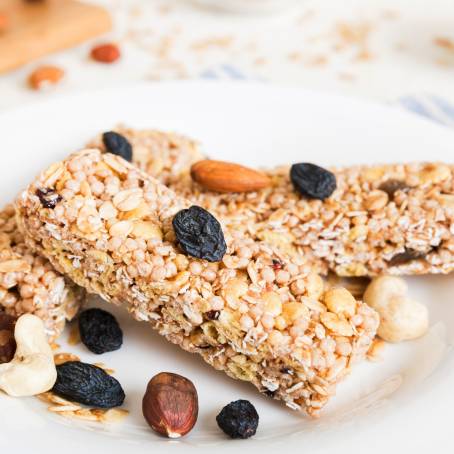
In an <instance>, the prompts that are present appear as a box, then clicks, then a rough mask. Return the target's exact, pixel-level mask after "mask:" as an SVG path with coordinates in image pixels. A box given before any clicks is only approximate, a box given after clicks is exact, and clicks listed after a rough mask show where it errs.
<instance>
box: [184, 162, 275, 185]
mask: <svg viewBox="0 0 454 454" xmlns="http://www.w3.org/2000/svg"><path fill="white" fill-rule="evenodd" d="M191 177H192V179H193V180H194V181H196V182H197V183H199V184H200V185H201V186H203V187H204V188H205V189H209V190H210V191H216V192H249V191H258V190H259V189H263V188H266V187H267V186H270V184H271V180H270V178H269V177H268V176H267V175H266V174H265V173H263V172H259V171H258V170H254V169H250V168H249V167H245V166H242V165H239V164H234V163H231V162H224V161H215V160H211V159H204V160H202V161H199V162H196V163H195V164H193V165H192V167H191Z"/></svg>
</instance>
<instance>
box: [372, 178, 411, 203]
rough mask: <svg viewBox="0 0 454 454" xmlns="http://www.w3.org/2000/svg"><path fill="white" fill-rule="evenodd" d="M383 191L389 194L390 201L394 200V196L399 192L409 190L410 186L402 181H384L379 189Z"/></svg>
mask: <svg viewBox="0 0 454 454" xmlns="http://www.w3.org/2000/svg"><path fill="white" fill-rule="evenodd" d="M378 189H380V190H381V191H384V192H386V193H387V194H388V196H389V198H390V200H392V199H393V198H394V194H395V193H396V192H397V191H402V190H405V189H409V186H408V184H407V183H405V181H401V180H392V179H391V180H386V181H384V182H383V183H382V184H381V185H380V186H379V187H378Z"/></svg>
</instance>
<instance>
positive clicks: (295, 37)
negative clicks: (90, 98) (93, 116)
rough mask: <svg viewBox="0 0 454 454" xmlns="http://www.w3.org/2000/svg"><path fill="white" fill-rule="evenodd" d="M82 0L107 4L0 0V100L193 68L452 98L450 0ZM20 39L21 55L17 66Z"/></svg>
mask: <svg viewBox="0 0 454 454" xmlns="http://www.w3.org/2000/svg"><path fill="white" fill-rule="evenodd" d="M84 3H85V4H89V5H93V6H97V7H102V8H103V9H104V10H105V11H106V12H107V14H106V15H103V13H102V12H101V11H102V10H99V9H97V8H94V9H88V10H83V11H79V10H77V9H73V8H74V1H73V0H34V1H33V0H28V1H26V0H0V110H4V109H6V108H9V107H14V106H18V105H21V104H23V103H25V102H28V101H35V100H38V99H44V98H47V97H53V96H61V95H63V94H66V93H74V92H78V91H82V90H87V89H94V88H101V87H107V86H115V85H118V84H128V83H134V82H137V81H145V80H148V81H150V80H156V81H159V80H174V79H200V78H206V79H217V78H222V79H247V80H255V81H262V82H263V83H279V84H291V85H298V86H302V87H306V88H309V89H318V90H324V91H335V92H340V93H344V94H348V95H353V96H358V97H363V98H373V99H378V100H381V101H385V102H390V101H393V102H395V101H396V100H401V102H403V103H405V102H414V101H413V98H411V97H412V96H414V95H415V94H417V95H418V96H419V98H418V99H421V97H424V96H432V95H434V96H436V97H437V99H440V100H442V101H443V102H444V101H446V102H448V101H450V102H454V28H453V21H454V2H453V1H452V0H432V1H430V2H429V1H427V0H393V1H391V0H367V1H365V0H342V1H328V0H90V1H89V0H86V1H85V2H84ZM57 10H58V13H57ZM82 12H83V14H82ZM79 13H80V16H79ZM24 15H25V16H26V17H25V19H24ZM90 17H91V19H90ZM73 35H74V36H73ZM24 43H26V45H25V44H24ZM30 46H31V48H32V51H31V56H30V58H32V61H29V62H27V63H25V64H23V63H24V62H23V61H18V60H29V58H28V53H29V52H30ZM59 47H66V49H62V50H60V49H59ZM48 52H52V53H48ZM414 107H415V106H414ZM415 108H416V109H417V108H418V106H416V107H415Z"/></svg>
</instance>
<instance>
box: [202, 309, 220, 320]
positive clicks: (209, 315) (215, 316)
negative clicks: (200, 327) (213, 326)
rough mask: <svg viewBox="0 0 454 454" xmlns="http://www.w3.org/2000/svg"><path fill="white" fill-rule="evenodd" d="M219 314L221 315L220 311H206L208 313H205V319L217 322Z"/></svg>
mask: <svg viewBox="0 0 454 454" xmlns="http://www.w3.org/2000/svg"><path fill="white" fill-rule="evenodd" d="M220 314H221V311H208V312H205V317H206V318H207V319H208V320H217V319H218V318H219V315H220Z"/></svg>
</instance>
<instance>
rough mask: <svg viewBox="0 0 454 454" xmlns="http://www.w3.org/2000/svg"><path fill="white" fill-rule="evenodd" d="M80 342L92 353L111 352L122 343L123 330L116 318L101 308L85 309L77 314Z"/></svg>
mask: <svg viewBox="0 0 454 454" xmlns="http://www.w3.org/2000/svg"><path fill="white" fill-rule="evenodd" d="M79 332H80V339H81V341H82V343H83V344H84V345H85V346H86V347H87V348H88V349H89V350H90V351H91V352H93V353H96V354H97V355H100V354H101V353H106V352H113V351H115V350H118V349H119V348H120V347H121V345H122V344H123V332H122V330H121V328H120V326H119V325H118V322H117V320H116V318H115V317H114V316H113V315H112V314H110V313H109V312H106V311H104V310H102V309H87V310H86V311H83V312H82V313H81V314H80V316H79Z"/></svg>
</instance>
